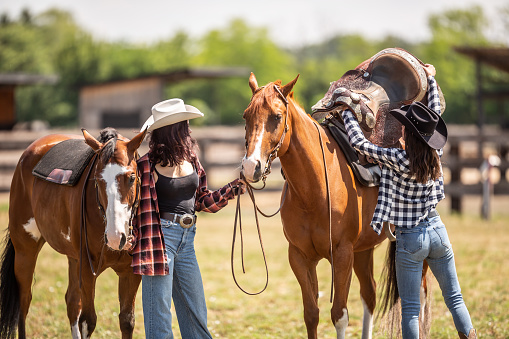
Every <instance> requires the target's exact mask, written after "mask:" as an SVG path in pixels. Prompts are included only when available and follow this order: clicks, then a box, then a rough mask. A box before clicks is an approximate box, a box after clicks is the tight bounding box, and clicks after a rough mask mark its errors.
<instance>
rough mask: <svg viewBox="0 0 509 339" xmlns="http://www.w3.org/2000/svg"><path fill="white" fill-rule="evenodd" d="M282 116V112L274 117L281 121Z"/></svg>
mask: <svg viewBox="0 0 509 339" xmlns="http://www.w3.org/2000/svg"><path fill="white" fill-rule="evenodd" d="M281 118H283V115H282V114H278V115H276V116H275V117H274V119H276V121H281Z"/></svg>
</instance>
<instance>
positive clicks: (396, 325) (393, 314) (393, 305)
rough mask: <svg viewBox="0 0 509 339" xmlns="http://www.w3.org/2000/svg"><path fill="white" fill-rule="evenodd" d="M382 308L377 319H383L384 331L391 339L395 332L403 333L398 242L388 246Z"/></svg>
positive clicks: (383, 277) (382, 281)
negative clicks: (397, 259)
mask: <svg viewBox="0 0 509 339" xmlns="http://www.w3.org/2000/svg"><path fill="white" fill-rule="evenodd" d="M381 286H382V287H381V288H382V292H381V294H380V295H381V299H382V300H381V301H382V304H381V307H380V308H379V309H378V314H377V319H378V318H381V319H382V322H383V324H382V326H381V327H382V330H383V331H384V332H386V334H387V335H388V337H389V338H392V337H393V335H394V332H398V333H399V332H400V331H401V328H400V327H401V303H400V302H399V291H398V280H397V277H396V242H395V241H391V242H390V243H389V246H387V254H386V256H385V265H384V268H383V270H382V274H381Z"/></svg>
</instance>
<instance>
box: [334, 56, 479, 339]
mask: <svg viewBox="0 0 509 339" xmlns="http://www.w3.org/2000/svg"><path fill="white" fill-rule="evenodd" d="M427 66H428V67H427V69H426V71H427V72H428V83H429V91H428V105H429V107H427V106H426V105H424V104H422V103H420V102H415V103H413V104H411V105H406V106H403V107H401V108H400V109H395V110H392V111H390V114H392V115H393V116H394V117H395V118H396V119H398V121H400V122H401V123H402V124H403V126H404V134H403V135H404V141H405V149H404V150H403V149H399V148H383V147H379V146H377V145H374V144H372V143H370V142H369V141H368V140H367V139H366V138H365V137H364V134H363V133H362V131H361V129H360V127H359V123H358V122H357V120H356V119H355V117H354V115H353V114H352V113H351V112H350V111H349V110H345V111H343V113H342V117H343V121H344V122H345V127H346V129H347V131H348V138H349V140H350V143H351V144H352V146H353V147H354V148H355V149H357V150H358V151H359V152H360V153H362V154H365V155H367V156H370V157H371V158H373V159H374V161H375V162H378V163H380V164H381V165H382V177H381V181H380V190H379V194H378V204H377V206H376V208H375V213H374V216H373V219H372V221H371V226H372V227H373V229H374V230H375V232H376V233H378V234H380V233H381V230H382V227H383V226H382V225H383V223H384V222H389V223H391V224H394V225H395V226H396V232H395V233H396V276H397V286H398V291H399V295H400V297H401V308H402V320H401V327H402V334H403V338H404V339H409V338H415V339H417V338H419V312H420V310H421V302H420V289H421V274H422V268H423V261H424V260H426V261H427V262H428V265H429V267H430V268H431V271H432V272H433V274H434V275H435V277H436V279H437V281H438V283H439V285H440V288H441V290H442V295H443V297H444V300H445V303H446V305H447V307H448V308H449V311H450V312H451V314H452V317H453V320H454V325H455V326H456V330H457V331H458V334H459V337H460V338H467V339H473V338H476V331H475V329H474V328H473V326H472V321H471V319H470V315H469V313H468V310H467V307H466V306H465V303H464V301H463V296H462V294H461V289H460V285H459V282H458V276H457V274H456V267H455V263H454V253H453V250H452V247H451V243H450V242H449V237H448V235H447V230H446V228H445V225H444V224H443V223H442V220H441V219H440V215H439V214H438V212H437V210H436V209H435V208H436V206H437V204H438V202H439V201H440V200H442V199H443V198H444V187H443V174H442V166H441V164H440V157H441V156H442V154H443V150H442V148H443V147H444V145H445V143H446V141H447V126H446V125H445V122H444V121H443V120H442V117H441V116H440V114H441V109H440V99H439V96H438V90H437V84H436V82H435V79H434V75H435V69H434V67H433V66H431V65H427Z"/></svg>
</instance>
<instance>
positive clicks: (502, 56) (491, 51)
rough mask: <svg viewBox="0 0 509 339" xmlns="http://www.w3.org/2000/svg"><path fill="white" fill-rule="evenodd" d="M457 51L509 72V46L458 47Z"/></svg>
mask: <svg viewBox="0 0 509 339" xmlns="http://www.w3.org/2000/svg"><path fill="white" fill-rule="evenodd" d="M454 49H455V50H456V52H458V53H461V54H463V55H466V56H468V57H470V58H472V59H474V60H477V61H479V62H482V63H485V64H487V65H490V66H493V67H495V68H497V69H499V70H501V71H504V72H507V73H509V48H505V47H456V48H454Z"/></svg>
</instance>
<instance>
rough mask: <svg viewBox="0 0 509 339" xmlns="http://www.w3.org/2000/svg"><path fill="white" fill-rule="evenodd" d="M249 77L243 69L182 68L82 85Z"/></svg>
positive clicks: (245, 69) (247, 72) (246, 70)
mask: <svg viewBox="0 0 509 339" xmlns="http://www.w3.org/2000/svg"><path fill="white" fill-rule="evenodd" d="M247 75H249V71H248V69H247V68H245V67H208V68H183V69H178V70H174V71H169V72H163V73H149V74H142V75H139V76H137V77H134V78H117V79H111V80H108V81H104V82H101V83H93V84H83V86H84V87H85V86H101V85H107V84H113V83H120V82H126V81H136V80H144V79H152V78H158V79H161V80H164V81H165V82H167V83H172V82H179V81H182V80H188V79H216V78H231V77H243V76H247Z"/></svg>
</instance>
